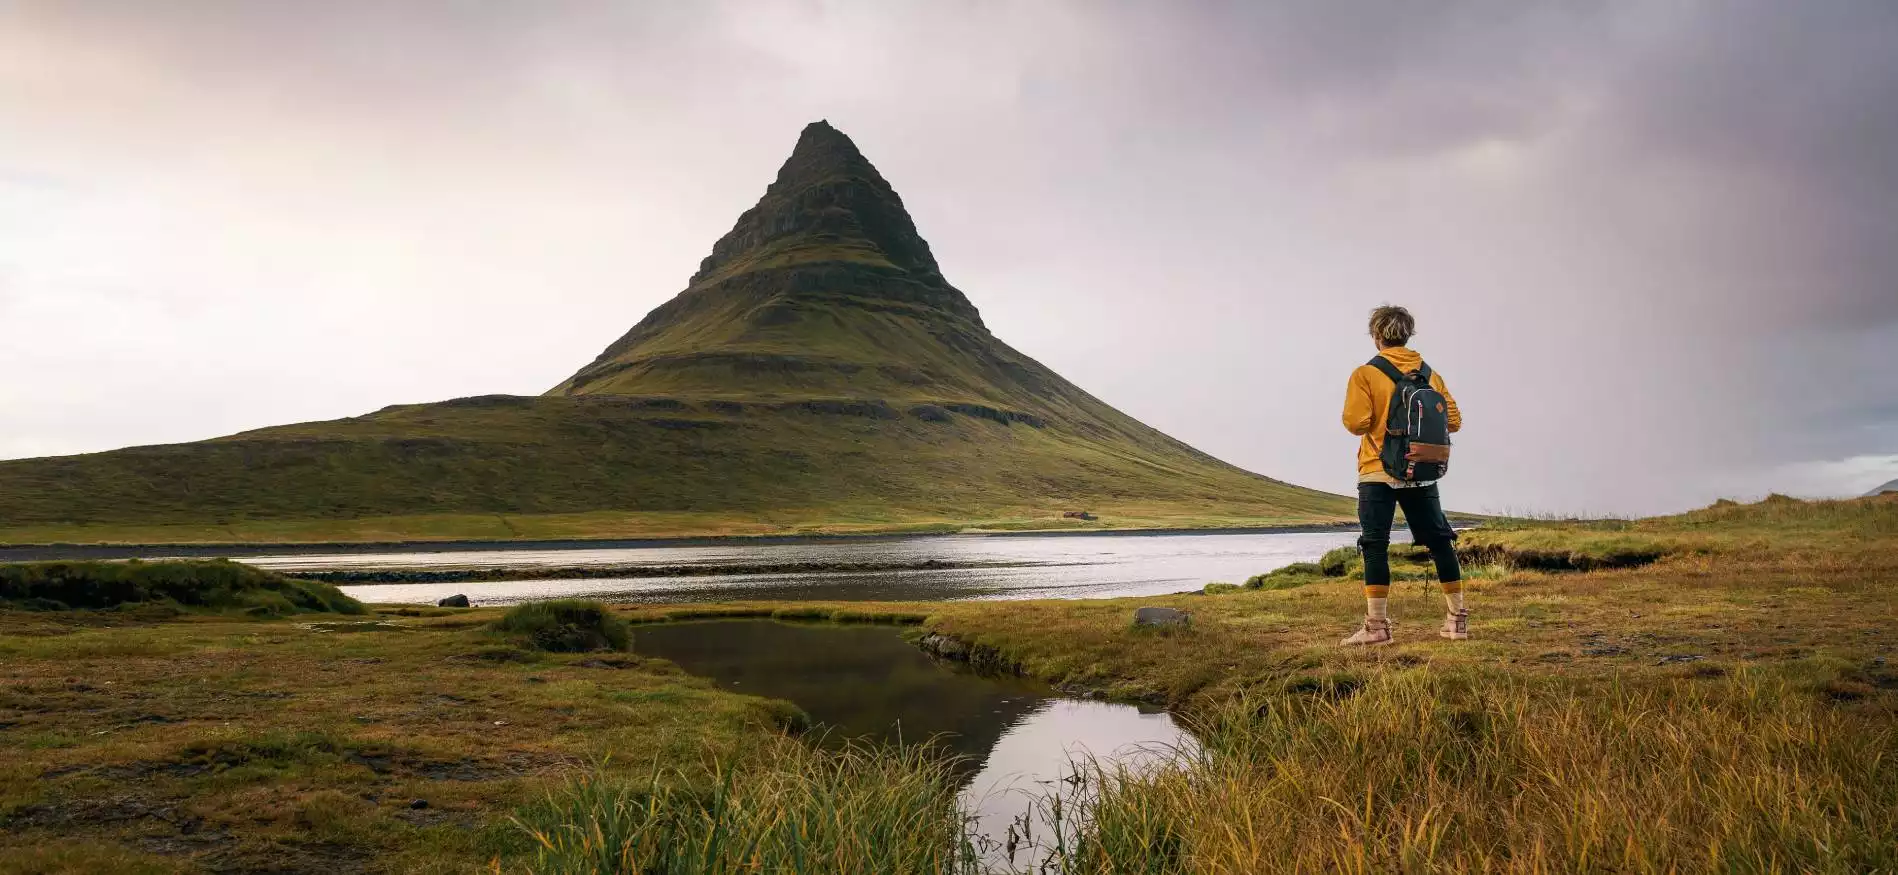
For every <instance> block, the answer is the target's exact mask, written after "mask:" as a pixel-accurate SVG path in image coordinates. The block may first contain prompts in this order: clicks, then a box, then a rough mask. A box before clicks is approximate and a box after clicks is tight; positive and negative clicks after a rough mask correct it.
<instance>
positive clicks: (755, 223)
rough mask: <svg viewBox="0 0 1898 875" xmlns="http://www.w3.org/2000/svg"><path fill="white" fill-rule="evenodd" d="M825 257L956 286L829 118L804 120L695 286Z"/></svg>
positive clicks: (697, 276)
mask: <svg viewBox="0 0 1898 875" xmlns="http://www.w3.org/2000/svg"><path fill="white" fill-rule="evenodd" d="M819 261H830V262H844V263H854V264H861V265H865V266H870V267H878V268H894V269H896V270H898V271H901V272H902V274H903V275H904V278H906V279H908V280H911V281H914V282H921V283H925V284H927V285H930V286H933V287H937V288H947V287H948V282H947V281H945V280H944V279H943V277H942V271H941V270H940V269H939V268H938V267H937V266H936V259H935V256H934V255H932V254H931V253H930V251H929V244H928V243H926V242H924V241H923V238H922V236H921V235H919V234H918V233H917V232H916V223H915V221H914V220H912V219H911V218H910V216H909V212H908V211H907V210H905V209H904V208H903V199H902V198H901V197H898V196H897V194H896V190H895V189H893V188H891V187H890V184H889V183H888V182H886V181H885V180H884V179H883V175H882V174H880V173H878V172H877V169H876V167H875V166H874V165H872V164H871V163H870V161H869V159H867V158H865V157H863V153H862V152H861V151H858V149H857V144H856V143H853V142H851V140H850V138H849V137H848V136H845V135H844V133H843V132H842V131H839V130H837V129H836V128H834V127H832V126H831V125H830V123H829V122H827V121H816V122H812V123H810V124H809V125H806V126H805V127H804V130H803V132H802V133H801V134H799V136H798V140H797V146H796V148H794V149H792V150H791V157H790V158H789V159H788V160H786V161H785V162H784V165H783V166H782V167H780V168H779V169H778V176H777V179H776V180H775V181H774V182H772V183H771V185H770V186H769V187H767V188H766V189H765V194H764V197H763V198H762V199H760V200H759V201H758V204H757V205H756V206H754V207H752V208H751V209H749V210H746V211H745V213H744V214H743V215H741V216H739V217H738V222H737V224H735V225H734V226H733V227H732V229H731V230H730V231H729V232H727V233H726V234H725V236H724V237H722V238H720V239H719V241H718V242H717V243H716V244H714V245H713V246H712V254H711V255H710V256H708V257H707V258H706V259H705V260H704V261H703V262H701V263H700V265H699V271H698V273H697V274H695V275H693V277H692V285H694V286H698V285H701V284H703V283H706V282H708V281H714V280H719V279H723V278H727V277H730V276H732V275H734V274H736V273H741V272H744V271H747V270H752V269H759V268H772V267H783V266H788V265H792V264H801V263H810V262H819ZM965 303H966V302H965ZM970 309H971V312H973V308H970Z"/></svg>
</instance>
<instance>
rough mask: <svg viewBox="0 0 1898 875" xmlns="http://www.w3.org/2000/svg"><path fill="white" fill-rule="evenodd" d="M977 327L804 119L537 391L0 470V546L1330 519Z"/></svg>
mask: <svg viewBox="0 0 1898 875" xmlns="http://www.w3.org/2000/svg"><path fill="white" fill-rule="evenodd" d="M1351 510H1352V508H1351V505H1350V504H1349V502H1348V501H1347V500H1346V499H1344V498H1341V497H1339V496H1335V495H1330V494H1326V493H1321V492H1317V491H1314V490H1310V489H1304V488H1300V487H1295V486H1291V485H1288V484H1285V483H1281V482H1279V481H1276V480H1271V479H1268V478H1265V477H1261V476H1258V475H1255V474H1251V473H1248V472H1245V471H1242V470H1240V469H1238V468H1235V467H1233V466H1231V465H1228V464H1226V463H1224V462H1221V461H1219V460H1217V459H1214V458H1212V457H1210V456H1208V455H1206V454H1204V453H1201V452H1199V451H1198V450H1195V449H1193V448H1192V447H1189V446H1187V445H1186V444H1183V443H1181V442H1179V441H1177V440H1174V439H1172V438H1170V437H1167V436H1166V435H1164V434H1161V433H1160V432H1158V431H1155V430H1154V429H1152V428H1149V427H1147V426H1145V425H1143V424H1141V423H1140V422H1138V421H1136V420H1134V419H1133V418H1132V417H1129V416H1127V415H1126V414H1123V413H1121V412H1120V411H1118V410H1115V409H1114V408H1112V407H1110V406H1108V405H1107V404H1105V403H1103V402H1102V401H1100V400H1099V399H1097V398H1095V397H1093V396H1092V395H1089V394H1088V393H1086V392H1084V391H1082V390H1081V389H1080V388H1078V387H1076V386H1075V385H1073V384H1072V383H1069V382H1068V381H1067V380H1065V379H1062V378H1061V376H1060V375H1058V374H1056V373H1054V372H1053V371H1051V370H1049V369H1048V368H1046V367H1044V366H1043V365H1041V364H1040V363H1038V362H1036V361H1035V360H1034V359H1031V358H1029V357H1028V356H1026V355H1023V354H1022V353H1020V352H1017V351H1016V350H1014V349H1012V348H1010V347H1009V346H1008V345H1007V344H1004V343H1002V342H1001V341H1000V340H998V339H997V338H996V337H995V336H994V335H993V334H991V333H989V331H988V329H987V327H986V326H984V325H983V323H982V317H981V314H980V313H978V312H977V311H976V308H975V306H974V305H973V304H972V303H970V301H969V299H968V298H967V297H965V296H964V295H963V294H962V292H960V291H959V290H957V289H956V288H955V287H954V286H952V285H950V283H949V281H948V280H947V279H946V278H945V277H944V276H943V273H942V270H941V268H940V266H939V265H938V264H937V263H936V260H935V257H934V255H932V254H931V252H930V249H929V244H928V243H926V242H924V240H923V238H922V237H921V236H920V235H919V234H918V233H917V230H916V226H915V223H914V222H913V221H912V220H911V219H910V216H909V214H908V212H907V211H906V210H905V209H904V207H903V202H902V199H901V198H900V197H898V196H897V194H896V192H895V190H894V189H892V188H891V187H890V185H889V183H888V182H886V181H885V180H884V179H883V177H882V175H881V174H879V173H878V172H877V170H876V168H875V167H873V166H872V165H871V164H870V162H869V161H868V160H866V159H865V158H864V156H863V154H862V153H861V152H859V151H858V150H857V147H856V146H855V144H853V143H852V142H851V141H850V139H849V138H848V137H846V136H844V135H843V134H842V133H841V132H839V131H838V130H837V129H835V128H833V127H831V126H830V125H829V124H827V123H825V122H817V123H814V124H812V125H810V126H808V127H806V128H805V129H804V131H803V134H802V135H801V136H800V137H799V139H798V143H797V146H796V148H795V149H794V150H793V152H792V154H791V157H790V159H789V160H788V161H786V162H785V164H784V166H783V167H782V168H781V169H780V170H779V171H778V175H777V178H776V180H775V181H773V182H772V183H771V185H770V186H769V187H768V188H766V190H765V194H764V197H763V198H762V199H761V200H760V201H759V202H758V204H757V205H756V206H754V207H752V208H751V209H749V210H747V211H745V213H744V214H743V215H741V216H740V217H739V219H738V222H737V224H736V225H734V226H733V227H732V229H731V231H730V232H728V233H727V234H726V235H725V236H724V237H722V238H720V239H719V241H718V242H717V244H715V245H714V246H713V247H712V254H711V255H710V256H709V257H707V258H706V259H705V260H704V261H703V262H702V263H701V264H700V266H699V270H698V272H697V273H696V274H695V275H694V276H693V277H692V279H691V281H690V283H689V285H688V286H687V287H686V289H685V290H684V291H683V292H680V293H679V294H678V295H677V296H676V297H674V298H673V299H672V300H670V301H668V302H666V303H665V304H663V305H661V306H659V307H658V308H656V309H654V310H653V311H652V312H651V313H650V314H648V315H647V316H646V318H645V319H643V320H641V321H640V322H639V324H637V325H635V326H633V328H632V330H631V331H628V332H627V333H626V334H625V336H623V337H621V338H620V339H619V340H617V341H615V342H614V343H612V344H611V345H609V346H608V347H607V348H606V349H605V350H604V351H603V352H601V353H600V355H599V356H598V357H596V358H595V359H594V360H593V361H592V362H590V363H589V364H587V365H586V366H585V367H582V368H581V369H580V370H578V371H577V372H575V373H574V375H573V376H571V377H569V378H567V379H566V380H564V381H562V382H561V383H560V385H558V386H555V387H554V388H553V389H552V390H550V391H549V392H547V393H546V394H545V395H543V396H540V397H521V396H504V395H494V396H481V397H474V398H461V399H456V400H452V401H444V402H440V403H436V404H421V405H405V406H397V407H390V408H387V409H384V410H381V411H377V412H375V413H371V414H368V415H366V416H359V417H354V418H350V419H342V420H336V421H333V422H320V423H307V424H302V425H289V426H280V427H275V428H267V429H262V430H258V431H251V432H245V433H242V434H237V435H232V436H229V437H224V438H218V439H214V440H209V441H201V442H197V443H190V444H178V445H171V446H155V447H135V448H131V449H125V450H117V451H114V452H109V453H98V454H93V455H85V456H71V457H61V458H50V459H30V460H22V461H11V462H0V541H11V542H16V543H17V542H27V541H42V542H43V541H53V540H59V541H66V540H73V541H98V540H129V541H206V540H208V541H259V540H265V541H307V540H411V539H435V538H568V537H576V538H577V537H638V536H653V535H687V534H732V533H773V532H793V531H863V530H901V529H917V528H957V527H962V526H968V525H988V526H1000V527H1016V528H1033V527H1049V526H1060V525H1079V523H1075V522H1074V521H1071V520H1066V519H1064V517H1063V514H1064V513H1065V512H1070V511H1074V512H1078V511H1088V512H1091V513H1093V514H1096V515H1098V516H1100V517H1101V518H1102V519H1101V521H1100V522H1099V523H1098V525H1116V526H1128V527H1145V526H1166V525H1184V526H1204V525H1240V524H1271V523H1301V522H1320V521H1326V522H1328V521H1341V520H1348V519H1350V518H1351Z"/></svg>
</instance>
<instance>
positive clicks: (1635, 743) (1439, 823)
mask: <svg viewBox="0 0 1898 875" xmlns="http://www.w3.org/2000/svg"><path fill="white" fill-rule="evenodd" d="M1890 717H1891V714H1890V713H1889V712H1885V711H1876V710H1860V709H1841V708H1837V707H1834V706H1832V705H1830V704H1827V703H1824V702H1822V701H1820V700H1816V699H1815V698H1814V697H1812V696H1810V695H1808V694H1806V693H1804V692H1802V691H1800V690H1798V689H1797V688H1795V687H1794V686H1792V685H1790V684H1788V683H1787V682H1785V681H1784V680H1782V679H1776V678H1771V677H1763V676H1759V675H1756V674H1754V673H1751V672H1743V673H1740V674H1738V675H1736V676H1734V677H1732V678H1730V679H1722V680H1701V679H1696V680H1668V681H1662V682H1657V683H1640V682H1635V683H1622V684H1609V685H1607V686H1605V687H1600V688H1597V687H1594V686H1592V685H1584V686H1579V687H1578V686H1576V685H1573V684H1569V683H1563V682H1560V681H1554V680H1551V679H1546V678H1532V677H1526V676H1522V675H1514V674H1510V673H1492V672H1436V671H1432V670H1429V669H1423V668H1414V669H1407V670H1398V671H1393V672H1384V673H1378V674H1374V675H1371V676H1368V677H1366V678H1364V679H1363V680H1361V681H1354V682H1353V683H1349V684H1339V685H1332V686H1328V687H1326V686H1319V687H1317V688H1315V689H1313V690H1312V691H1310V692H1302V691H1301V692H1284V693H1278V694H1273V695H1253V696H1247V697H1242V698H1241V699H1239V700H1237V701H1235V702H1233V703H1230V704H1229V705H1227V706H1225V707H1224V708H1222V709H1221V710H1220V711H1219V712H1218V713H1217V714H1216V715H1212V716H1211V718H1210V719H1209V720H1208V721H1207V724H1208V726H1207V729H1206V731H1205V732H1204V734H1203V735H1204V739H1205V742H1206V744H1205V747H1204V749H1203V750H1202V751H1201V752H1199V753H1196V754H1192V755H1187V756H1183V757H1181V758H1179V759H1177V760H1175V761H1174V762H1172V763H1170V764H1169V765H1168V767H1165V768H1159V769H1148V770H1142V771H1138V772H1133V773H1126V772H1115V771H1114V770H1112V769H1102V768H1099V767H1096V768H1094V769H1093V770H1091V771H1090V770H1084V772H1083V773H1084V774H1087V775H1088V776H1089V777H1090V778H1091V779H1092V780H1091V781H1090V787H1089V791H1090V792H1085V793H1079V794H1071V799H1072V801H1071V803H1070V806H1069V812H1070V813H1069V815H1068V816H1069V817H1070V818H1072V819H1076V820H1084V821H1085V822H1086V824H1087V825H1086V826H1085V827H1084V828H1081V829H1078V830H1076V831H1075V836H1076V837H1077V838H1076V839H1070V842H1069V844H1070V847H1069V848H1068V849H1067V850H1066V851H1065V852H1063V853H1058V854H1055V855H1053V856H1054V857H1055V862H1056V864H1057V866H1056V868H1057V870H1058V871H1063V872H1070V873H1109V872H1113V873H1123V872H1151V873H1265V872H1361V873H1370V872H1511V873H1516V872H1520V873H1542V872H1762V873H1764V872H1837V873H1857V872H1877V871H1893V870H1894V869H1898V844H1894V843H1893V842H1892V841H1891V836H1893V835H1898V759H1895V758H1894V755H1895V754H1898V736H1895V735H1894V730H1893V723H1892V721H1891V719H1890ZM1077 839H1078V840H1077Z"/></svg>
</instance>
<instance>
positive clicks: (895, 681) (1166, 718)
mask: <svg viewBox="0 0 1898 875" xmlns="http://www.w3.org/2000/svg"><path fill="white" fill-rule="evenodd" d="M633 649H634V650H635V651H637V652H639V653H642V654H645V655H649V656H657V657H660V658H663V659H667V660H670V661H672V662H674V663H677V664H678V665H679V666H680V667H681V668H683V669H685V670H686V671H688V672H691V673H693V674H696V675H700V676H702V677H707V678H710V679H712V680H713V681H714V682H715V683H717V684H718V685H719V686H721V687H724V688H726V689H729V690H733V691H735V692H743V693H750V694H753V695H758V696H765V697H769V698H775V699H787V700H789V701H792V702H795V703H797V705H798V706H799V707H801V708H803V709H804V711H805V713H807V714H809V715H810V717H811V719H812V721H813V723H815V724H816V729H815V730H814V731H816V732H818V733H821V735H820V736H819V737H820V738H821V739H823V740H824V741H825V742H826V743H841V742H843V741H845V740H848V739H856V738H869V739H875V740H882V741H891V742H895V741H901V742H905V743H915V742H924V741H933V742H934V743H936V744H937V745H939V746H940V747H941V748H942V749H944V750H946V751H949V752H952V753H954V754H957V755H959V756H962V757H965V758H966V762H967V764H968V768H967V769H966V770H965V774H966V779H965V783H964V784H963V788H962V791H961V792H962V799H963V803H964V805H965V807H966V808H967V809H968V811H969V812H970V813H971V814H972V815H973V816H974V817H975V823H974V829H975V831H976V833H977V834H978V835H979V836H982V837H985V838H986V839H987V840H988V842H987V843H986V844H988V845H990V846H992V847H993V848H996V849H997V850H996V851H995V853H996V854H997V855H998V856H997V857H996V858H995V859H992V860H991V862H992V863H994V864H996V865H997V866H998V867H1002V866H1005V865H1006V864H1007V862H1008V861H1007V860H1005V859H1002V858H1000V856H999V855H1000V854H1001V852H1000V850H999V848H1000V847H1001V846H1003V845H1004V844H1005V840H1004V837H1005V835H1006V832H1007V830H1008V828H1009V826H1010V825H1011V824H1012V823H1015V822H1017V821H1018V820H1020V819H1021V818H1022V817H1024V816H1032V812H1034V810H1035V809H1034V805H1033V802H1034V799H1035V798H1036V797H1038V796H1042V795H1045V794H1047V793H1049V792H1052V791H1054V790H1056V789H1057V788H1058V786H1059V782H1060V780H1061V779H1062V778H1063V777H1064V776H1067V775H1069V774H1071V773H1072V764H1073V763H1074V762H1076V761H1077V760H1082V761H1084V760H1088V759H1095V760H1099V761H1102V762H1105V763H1115V764H1121V765H1127V766H1132V767H1137V766H1138V765H1139V764H1140V763H1142V762H1143V761H1150V760H1152V759H1154V758H1157V757H1161V756H1165V755H1167V754H1168V753H1170V752H1173V751H1178V750H1182V749H1191V747H1192V746H1193V743H1194V742H1193V739H1192V736H1191V735H1189V734H1187V733H1186V732H1185V731H1184V730H1183V729H1182V728H1181V727H1180V726H1179V725H1178V724H1176V723H1175V722H1174V720H1173V718H1172V717H1171V716H1170V715H1168V714H1167V713H1166V712H1165V711H1161V710H1157V709H1152V708H1140V707H1136V706H1133V705H1123V704H1117V703H1109V702H1099V701H1090V700H1083V699H1076V698H1073V697H1069V696H1063V695H1061V694H1060V693H1058V692H1056V691H1055V690H1053V689H1050V688H1049V687H1047V686H1044V685H1041V684H1037V683H1034V682H1032V681H1028V680H1024V679H1021V678H1014V677H992V676H985V675H981V674H977V673H975V672H972V671H969V670H967V669H966V668H964V667H962V666H959V665H957V664H953V663H946V662H943V661H940V660H936V659H933V658H931V657H930V656H928V655H927V654H925V653H923V652H922V651H921V650H918V649H917V648H916V647H915V646H913V645H912V644H910V643H909V642H908V641H906V640H904V638H903V635H902V632H901V631H900V630H898V629H896V628H893V627H889V626H836V625H823V624H789V623H779V622H775V621H771V620H718V621H709V622H690V623H674V624H662V625H651V626H638V627H635V628H634V631H633ZM1042 831H1045V829H1043V830H1042ZM1016 862H1018V863H1019V862H1024V861H1016Z"/></svg>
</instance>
